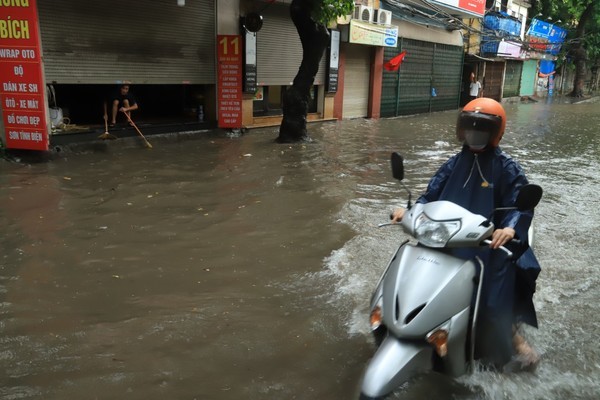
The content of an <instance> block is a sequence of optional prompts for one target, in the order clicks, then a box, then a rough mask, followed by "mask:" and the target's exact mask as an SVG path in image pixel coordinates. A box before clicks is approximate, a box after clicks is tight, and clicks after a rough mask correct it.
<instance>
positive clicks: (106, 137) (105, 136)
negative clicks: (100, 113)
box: [98, 102, 117, 140]
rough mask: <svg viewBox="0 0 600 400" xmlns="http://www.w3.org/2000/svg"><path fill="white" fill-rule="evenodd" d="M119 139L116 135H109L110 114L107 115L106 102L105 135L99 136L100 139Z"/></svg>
mask: <svg viewBox="0 0 600 400" xmlns="http://www.w3.org/2000/svg"><path fill="white" fill-rule="evenodd" d="M116 138H117V137H116V136H115V135H111V134H110V133H108V114H107V113H106V102H104V133H103V134H102V135H100V136H98V139H102V140H106V139H110V140H115V139H116Z"/></svg>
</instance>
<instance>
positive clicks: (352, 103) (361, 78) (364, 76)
mask: <svg viewBox="0 0 600 400" xmlns="http://www.w3.org/2000/svg"><path fill="white" fill-rule="evenodd" d="M343 49H344V53H345V62H344V106H343V111H342V118H362V117H366V116H367V114H368V112H369V81H370V79H369V77H370V75H371V47H369V46H364V45H360V44H347V43H343Z"/></svg>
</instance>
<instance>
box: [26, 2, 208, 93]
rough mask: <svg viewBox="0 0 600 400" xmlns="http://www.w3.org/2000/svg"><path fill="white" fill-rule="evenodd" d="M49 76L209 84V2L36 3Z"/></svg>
mask: <svg viewBox="0 0 600 400" xmlns="http://www.w3.org/2000/svg"><path fill="white" fill-rule="evenodd" d="M38 8H39V18H40V31H41V36H42V49H43V55H44V67H45V73H46V81H47V82H52V81H56V82H57V83H60V84H62V83H83V84H106V83H115V82H118V81H122V80H130V81H132V82H134V83H150V84H181V83H190V84H214V81H215V68H214V64H215V63H214V59H215V55H214V54H215V9H214V2H212V1H188V2H186V5H185V6H184V7H178V6H177V3H176V2H175V0H152V1H150V0H139V1H127V2H123V1H116V0H103V1H98V0H90V1H77V0H62V1H53V0H39V2H38Z"/></svg>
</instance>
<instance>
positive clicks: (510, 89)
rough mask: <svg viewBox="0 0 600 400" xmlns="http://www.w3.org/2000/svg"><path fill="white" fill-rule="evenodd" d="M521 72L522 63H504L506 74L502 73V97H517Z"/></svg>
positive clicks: (510, 61)
mask: <svg viewBox="0 0 600 400" xmlns="http://www.w3.org/2000/svg"><path fill="white" fill-rule="evenodd" d="M522 72H523V62H522V61H512V60H509V61H507V62H506V72H505V73H504V91H503V94H502V97H515V96H518V95H519V89H520V84H521V73H522Z"/></svg>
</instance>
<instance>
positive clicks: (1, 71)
mask: <svg viewBox="0 0 600 400" xmlns="http://www.w3.org/2000/svg"><path fill="white" fill-rule="evenodd" d="M38 26H39V25H38V17H37V7H36V2H35V0H20V1H0V101H1V108H2V121H3V128H4V129H3V132H2V134H3V135H4V141H5V143H6V147H7V148H11V149H25V150H48V145H49V136H48V126H47V122H46V102H45V97H44V96H45V87H44V79H43V70H42V62H41V54H40V53H41V51H40V35H39V28H38Z"/></svg>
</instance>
